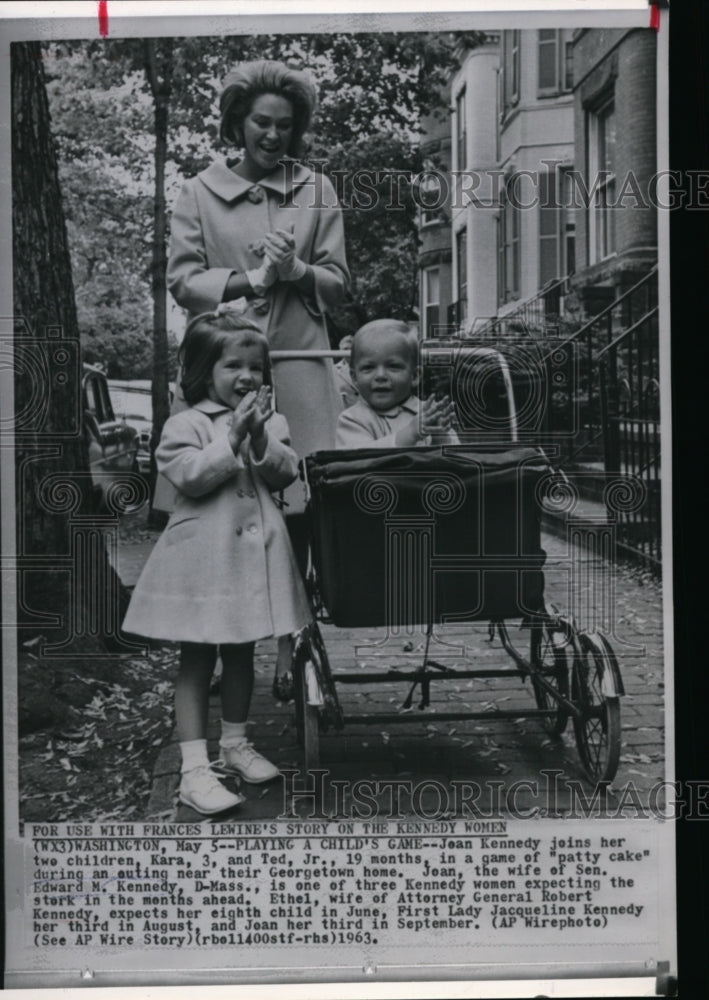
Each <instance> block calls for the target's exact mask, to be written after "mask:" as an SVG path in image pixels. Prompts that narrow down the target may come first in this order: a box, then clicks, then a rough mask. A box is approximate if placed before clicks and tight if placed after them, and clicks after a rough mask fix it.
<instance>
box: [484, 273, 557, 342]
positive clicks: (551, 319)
mask: <svg viewBox="0 0 709 1000" xmlns="http://www.w3.org/2000/svg"><path fill="white" fill-rule="evenodd" d="M568 284H569V279H568V278H558V279H557V280H556V281H553V282H551V283H549V284H547V285H545V287H544V288H542V289H541V290H540V291H539V292H537V294H536V295H535V296H534V297H533V298H531V299H527V300H525V302H523V303H522V305H520V306H518V307H517V308H516V309H513V310H512V311H511V312H508V313H505V314H504V315H503V316H492V317H490V319H488V320H487V321H486V322H485V323H483V324H482V325H479V324H472V325H471V328H470V334H471V335H472V336H474V337H476V338H478V337H491V338H492V337H500V336H510V335H512V336H515V335H519V334H528V335H531V336H542V337H547V336H549V335H553V336H558V335H559V327H560V324H561V323H562V322H563V319H564V296H565V294H566V293H567V291H568Z"/></svg>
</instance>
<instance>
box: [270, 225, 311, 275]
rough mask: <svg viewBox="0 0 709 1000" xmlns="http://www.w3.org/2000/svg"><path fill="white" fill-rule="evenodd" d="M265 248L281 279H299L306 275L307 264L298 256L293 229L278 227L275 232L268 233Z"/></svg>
mask: <svg viewBox="0 0 709 1000" xmlns="http://www.w3.org/2000/svg"><path fill="white" fill-rule="evenodd" d="M263 248H264V251H265V253H266V257H267V259H268V260H269V261H270V263H272V264H273V265H274V267H275V268H276V271H277V273H278V277H279V278H280V280H281V281H299V280H300V279H301V278H302V277H303V276H304V275H305V273H306V265H305V263H304V262H303V261H302V260H301V259H300V257H296V253H295V236H294V235H293V231H292V229H291V231H287V230H285V229H277V230H276V231H275V233H266V235H265V236H264V238H263Z"/></svg>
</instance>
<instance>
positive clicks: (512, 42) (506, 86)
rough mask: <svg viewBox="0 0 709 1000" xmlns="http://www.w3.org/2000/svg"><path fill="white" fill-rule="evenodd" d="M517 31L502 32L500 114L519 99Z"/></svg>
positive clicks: (518, 35) (518, 36) (518, 34)
mask: <svg viewBox="0 0 709 1000" xmlns="http://www.w3.org/2000/svg"><path fill="white" fill-rule="evenodd" d="M519 39H520V33H519V31H505V32H503V34H502V115H503V117H504V116H505V115H506V114H507V112H508V111H509V110H510V108H512V107H514V105H515V104H517V102H518V101H519Z"/></svg>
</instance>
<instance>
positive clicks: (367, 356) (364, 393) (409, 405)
mask: <svg viewBox="0 0 709 1000" xmlns="http://www.w3.org/2000/svg"><path fill="white" fill-rule="evenodd" d="M350 371H351V375H352V381H353V382H354V385H355V388H356V389H357V391H358V392H359V395H360V399H359V400H358V401H357V402H356V403H355V404H354V405H353V406H350V407H348V408H347V409H346V410H345V411H344V412H343V413H341V414H340V417H339V419H338V422H337V444H336V446H337V447H338V448H415V447H417V446H418V445H427V444H458V443H459V442H458V435H457V434H456V433H455V431H454V430H452V423H453V404H452V403H451V401H450V399H449V398H448V397H445V398H444V399H436V398H435V396H429V398H428V399H426V400H425V401H423V402H422V401H421V400H420V399H419V398H418V396H417V395H416V394H415V392H414V390H415V388H416V386H417V384H418V380H419V374H418V343H417V341H416V338H415V336H414V334H413V332H412V331H411V328H410V327H409V325H408V324H407V323H404V322H402V321H401V320H397V319H377V320H373V321H372V322H371V323H365V325H364V326H362V327H360V329H359V330H358V331H357V333H356V334H355V335H354V339H353V341H352V355H351V357H350Z"/></svg>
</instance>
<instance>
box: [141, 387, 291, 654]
mask: <svg viewBox="0 0 709 1000" xmlns="http://www.w3.org/2000/svg"><path fill="white" fill-rule="evenodd" d="M230 412H231V411H229V410H228V409H227V408H226V407H224V406H222V405H221V404H219V403H214V402H212V401H211V400H203V401H202V402H201V403H198V404H197V405H196V406H194V407H191V408H190V409H188V410H183V411H182V412H181V413H178V414H176V415H175V416H173V417H171V418H170V419H169V420H168V421H167V422H166V424H165V427H164V429H163V434H162V437H161V440H160V445H159V446H158V449H157V452H156V459H157V463H158V468H159V470H160V471H161V472H162V473H163V474H164V475H165V476H166V478H167V479H168V480H169V481H170V482H171V483H172V485H173V486H174V487H175V488H176V490H177V499H176V503H175V509H174V511H173V513H172V516H171V517H170V520H169V522H168V524H167V527H166V529H165V531H164V532H163V534H162V535H161V537H160V538H159V539H158V542H157V544H156V545H155V548H154V550H153V552H152V554H151V556H150V558H149V559H148V562H147V563H146V566H145V568H144V570H143V573H142V574H141V577H140V579H139V581H138V584H137V586H136V588H135V590H134V592H133V596H132V599H131V602H130V606H129V608H128V613H127V615H126V618H125V621H124V624H123V628H124V629H125V631H127V632H133V633H135V634H137V635H144V636H150V637H154V638H160V639H170V640H173V641H178V642H179V641H183V642H205V643H227V642H228V643H244V642H253V641H256V640H258V639H263V638H266V637H267V636H271V635H285V634H288V633H291V632H295V631H297V630H298V629H301V628H303V626H304V625H306V624H307V623H308V621H309V620H310V618H311V614H310V609H309V606H308V601H307V598H306V596H305V590H304V587H303V584H302V581H301V578H300V574H299V571H298V567H297V564H296V561H295V557H294V555H293V551H292V549H291V545H290V541H289V538H288V532H287V530H286V526H285V522H284V521H283V517H282V515H281V512H280V510H279V508H278V506H277V504H276V502H275V501H274V499H273V496H272V495H271V491H272V490H273V491H278V490H281V489H283V488H284V487H285V486H287V485H288V484H289V483H291V482H292V481H293V479H294V478H295V476H296V475H297V461H298V460H297V457H296V455H295V452H294V451H293V449H292V448H290V447H289V444H288V440H289V431H288V425H287V423H286V421H285V419H284V418H283V417H282V416H281V415H280V414H277V413H276V414H274V415H273V416H272V417H271V418H270V419H269V421H268V423H267V425H266V427H267V430H268V445H267V447H266V451H265V453H264V455H263V457H262V458H261V460H257V459H256V457H255V456H254V454H253V452H252V451H251V450H250V448H249V443H248V439H247V440H246V442H245V443H244V445H242V448H241V450H240V453H239V455H234V453H233V451H232V449H231V446H230V444H229V440H228V437H227V429H228V422H229V417H230Z"/></svg>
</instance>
